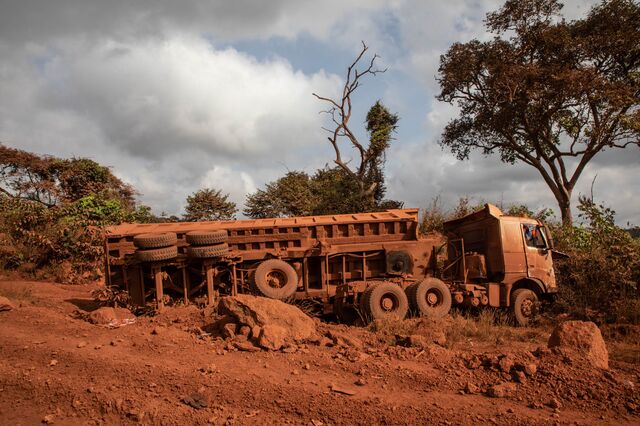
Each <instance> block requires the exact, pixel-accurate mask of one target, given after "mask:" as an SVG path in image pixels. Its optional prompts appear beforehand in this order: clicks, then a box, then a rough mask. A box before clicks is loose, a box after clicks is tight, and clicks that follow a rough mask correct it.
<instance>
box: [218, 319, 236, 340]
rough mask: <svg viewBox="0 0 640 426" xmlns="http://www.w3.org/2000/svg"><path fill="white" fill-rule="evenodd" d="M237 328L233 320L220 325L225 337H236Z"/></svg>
mask: <svg viewBox="0 0 640 426" xmlns="http://www.w3.org/2000/svg"><path fill="white" fill-rule="evenodd" d="M237 329H238V324H236V323H233V322H228V323H226V324H225V325H224V326H223V327H222V337H224V338H225V339H233V338H234V337H236V330H237Z"/></svg>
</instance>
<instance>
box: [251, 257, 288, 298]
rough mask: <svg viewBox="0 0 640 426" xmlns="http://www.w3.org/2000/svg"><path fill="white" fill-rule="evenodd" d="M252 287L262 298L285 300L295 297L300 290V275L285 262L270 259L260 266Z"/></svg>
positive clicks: (256, 271) (254, 275) (254, 276)
mask: <svg viewBox="0 0 640 426" xmlns="http://www.w3.org/2000/svg"><path fill="white" fill-rule="evenodd" d="M251 285H252V286H253V290H254V291H255V292H256V293H258V294H259V295H261V296H264V297H268V298H270V299H278V300H283V299H286V298H288V297H291V296H293V294H294V293H295V292H296V290H297V289H298V274H297V273H296V270H295V269H293V266H291V265H289V264H288V263H287V262H285V261H284V260H279V259H269V260H265V261H264V262H262V263H261V264H260V265H258V267H257V268H256V270H255V272H254V273H253V279H252V281H251Z"/></svg>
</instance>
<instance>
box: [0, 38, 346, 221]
mask: <svg viewBox="0 0 640 426" xmlns="http://www.w3.org/2000/svg"><path fill="white" fill-rule="evenodd" d="M35 52H36V54H35V55H31V54H24V53H23V54H22V55H18V54H15V53H11V52H10V51H9V48H6V49H2V48H0V53H7V54H8V55H9V57H11V58H12V59H14V60H13V61H11V62H8V63H5V64H4V65H3V67H2V80H1V81H0V94H1V95H2V96H1V98H0V112H1V113H2V114H1V116H0V140H2V141H3V142H4V143H7V144H9V145H12V144H17V145H18V146H20V147H23V148H27V149H31V150H34V151H37V152H43V153H53V154H55V155H61V156H69V155H78V156H89V157H92V158H95V159H97V160H98V161H101V162H105V163H107V164H111V165H114V166H116V172H117V173H118V172H119V173H120V174H122V175H127V176H129V178H130V182H132V183H133V184H135V185H136V186H137V185H139V186H137V187H138V189H139V190H140V191H141V192H142V194H143V195H144V198H143V199H144V200H145V201H147V200H153V201H154V202H157V203H158V204H157V205H154V207H155V208H157V209H159V210H160V209H162V210H166V211H167V212H169V213H176V212H177V210H179V209H180V207H179V206H180V204H181V203H182V201H183V200H184V197H181V199H180V200H175V199H170V197H167V196H166V192H167V189H168V188H172V189H175V188H179V189H178V190H177V191H172V194H176V195H178V194H179V195H180V196H182V195H184V194H187V193H189V192H191V191H193V190H194V189H197V188H194V186H195V185H197V182H199V181H200V179H201V178H202V176H203V175H205V174H206V173H207V171H210V170H212V167H214V166H216V165H217V166H219V167H227V168H228V167H230V168H232V169H234V170H238V173H239V175H240V176H241V179H245V181H246V182H247V185H244V186H235V187H233V188H232V189H228V190H229V191H233V199H234V200H236V201H241V200H243V199H244V195H245V192H246V191H247V190H249V189H255V184H254V183H253V182H252V179H253V178H252V175H253V174H256V175H260V177H261V178H274V177H275V174H276V170H280V169H282V166H283V164H284V165H286V164H291V165H293V166H294V168H295V167H296V166H297V164H301V163H302V164H304V163H305V160H301V159H300V157H304V156H305V151H306V150H307V149H306V148H305V147H307V148H310V151H311V150H313V149H314V145H316V144H317V143H318V141H320V140H324V138H325V136H324V134H323V133H322V130H321V123H322V119H323V117H322V116H320V115H319V114H318V110H319V108H320V106H319V104H318V101H317V100H316V99H315V98H313V96H312V95H311V93H312V92H314V91H319V92H321V93H327V94H329V95H333V94H335V92H336V90H337V89H338V88H339V86H340V81H339V78H338V77H337V76H333V75H328V74H327V73H325V72H324V71H322V70H320V71H318V72H316V73H314V74H311V75H309V74H304V73H302V72H300V71H296V70H294V69H293V68H292V67H291V66H290V64H289V63H288V62H287V61H286V60H284V59H282V58H276V59H271V60H266V61H258V60H256V59H255V58H253V57H251V56H249V55H246V54H244V53H242V52H238V51H236V50H234V49H232V48H226V49H222V50H217V49H215V48H212V47H211V45H210V44H209V43H208V42H206V41H205V40H204V39H202V38H196V37H187V36H183V35H173V36H171V37H167V38H165V39H162V40H160V39H146V40H144V41H139V42H137V43H123V42H115V41H113V40H106V41H104V42H102V43H99V44H97V45H91V46H87V45H85V44H80V43H75V44H73V45H68V46H67V45H65V46H59V47H58V48H57V49H55V50H54V49H35ZM125 167H126V169H125ZM143 170H144V172H143ZM145 174H147V176H146V177H142V176H144V175H145ZM242 176H244V177H242ZM265 176H268V177H265ZM159 182H162V188H164V192H165V195H164V197H162V196H161V194H160V193H161V192H162V188H161V187H159ZM229 182H231V179H227V180H226V183H229ZM236 191H237V192H236ZM163 198H164V199H163ZM171 198H173V197H171Z"/></svg>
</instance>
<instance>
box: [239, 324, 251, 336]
mask: <svg viewBox="0 0 640 426" xmlns="http://www.w3.org/2000/svg"><path fill="white" fill-rule="evenodd" d="M238 334H240V335H241V336H245V337H249V335H250V334H251V327H249V326H248V325H243V326H242V327H240V330H238Z"/></svg>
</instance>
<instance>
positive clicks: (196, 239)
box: [186, 229, 229, 246]
mask: <svg viewBox="0 0 640 426" xmlns="http://www.w3.org/2000/svg"><path fill="white" fill-rule="evenodd" d="M186 238H187V243H189V244H191V245H192V246H210V245H213V244H219V243H226V242H227V240H228V239H229V234H227V231H225V230H224V229H219V230H216V231H191V232H187V234H186Z"/></svg>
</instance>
